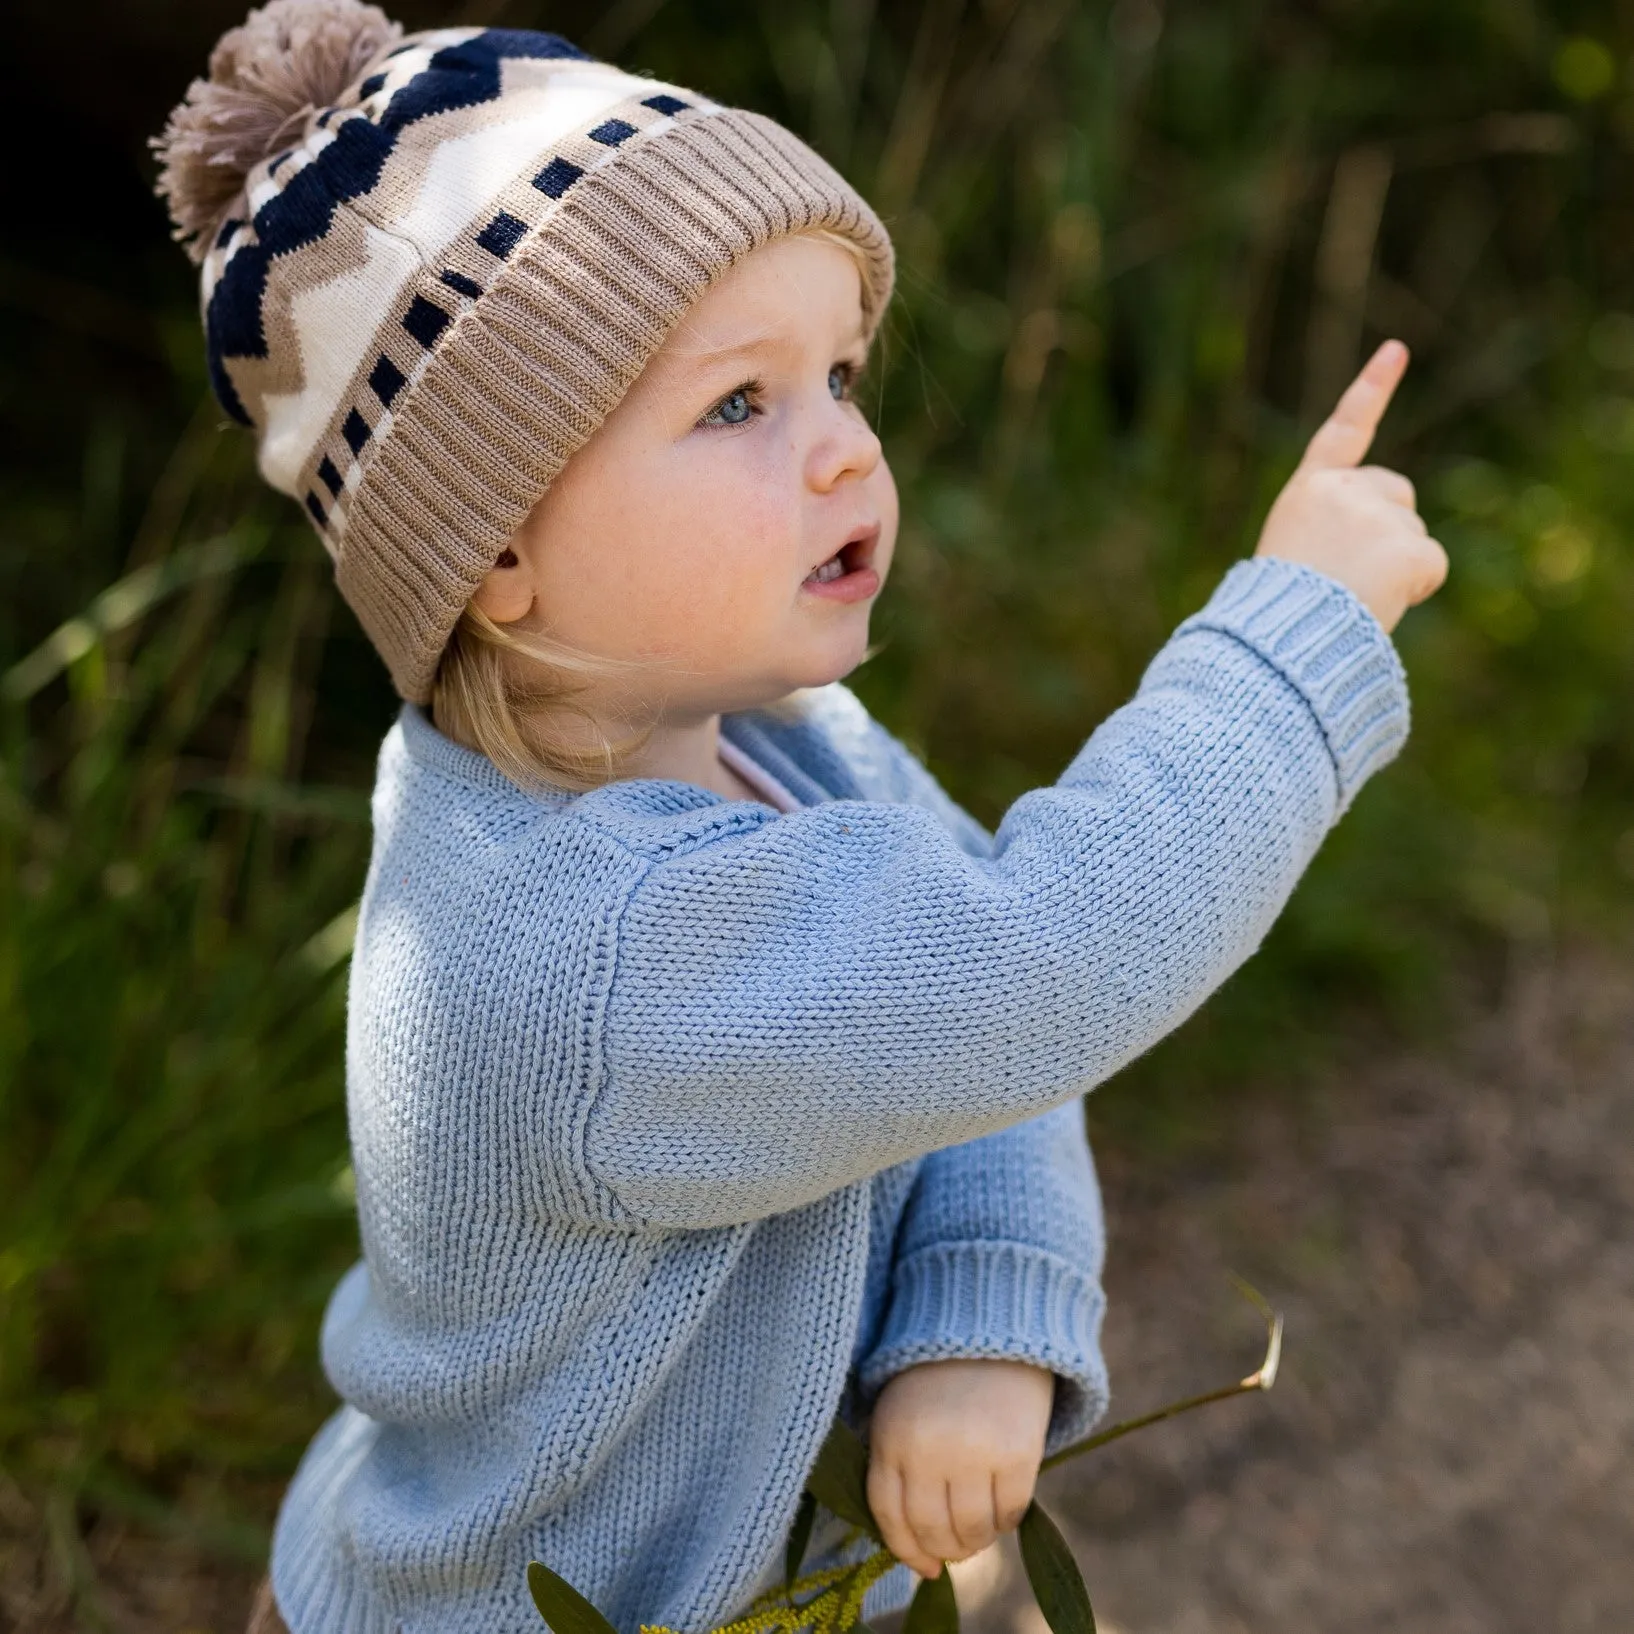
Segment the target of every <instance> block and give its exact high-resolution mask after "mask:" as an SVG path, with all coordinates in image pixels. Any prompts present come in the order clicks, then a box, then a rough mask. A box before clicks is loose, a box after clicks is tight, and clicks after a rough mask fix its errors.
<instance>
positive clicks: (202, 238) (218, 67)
mask: <svg viewBox="0 0 1634 1634" xmlns="http://www.w3.org/2000/svg"><path fill="white" fill-rule="evenodd" d="M402 36H403V30H402V28H401V26H400V25H399V24H397V23H394V22H392V21H391V20H390V19H389V18H388V17H387V16H386V14H385V13H384V12H383V11H381V10H380V9H379V7H377V6H369V5H364V4H362V3H361V0H271V3H270V4H269V5H266V6H263V7H262V8H261V9H260V10H259V11H252V12H251V13H250V14H249V16H248V17H246V18H245V19H244V21H243V23H242V24H240V25H239V27H237V28H234V29H229V30H228V32H227V33H225V34H223V35H222V37H221V39H220V41H219V42H218V44H217V45H216V48H215V50H214V52H212V53H211V56H210V77H209V78H208V79H196V80H194V81H193V83H192V84H191V85H190V86H189V87H188V89H187V96H186V98H185V99H184V100H183V101H182V102H181V103H180V104H178V106H177V107H176V108H175V109H174V110H173V111H172V112H171V115H170V119H169V122H168V123H167V124H166V126H165V129H164V133H163V134H162V135H160V136H156V137H155V138H154V139H153V144H152V145H153V148H154V150H155V152H157V154H158V156H159V160H160V163H161V165H162V166H163V168H162V170H161V171H160V174H159V180H158V184H157V188H156V191H157V192H158V193H159V195H160V197H161V198H163V199H164V200H165V201H166V203H167V204H168V205H169V206H170V219H171V220H172V221H173V222H174V223H175V226H176V237H177V238H178V239H180V240H181V241H182V243H184V244H185V245H186V246H187V250H188V253H189V254H190V255H191V256H192V257H193V259H194V260H195V261H202V260H203V259H204V257H205V255H206V253H207V252H208V251H209V248H210V243H211V240H212V239H213V237H214V236H215V233H216V230H217V228H218V227H219V226H220V224H221V221H222V219H223V218H224V217H225V216H226V215H227V214H228V212H229V211H230V210H231V208H232V206H233V204H234V202H235V200H237V199H238V198H239V196H240V195H241V194H242V193H243V191H244V180H245V177H246V176H248V174H249V172H250V171H251V170H252V169H253V168H254V167H255V166H256V165H257V164H259V163H260V162H261V161H262V160H263V159H267V158H270V157H271V156H272V155H273V154H275V153H276V152H277V151H278V150H279V148H280V147H283V146H285V145H287V144H288V143H289V142H290V141H292V140H293V139H294V138H295V137H297V136H298V135H300V133H301V128H302V126H303V125H304V123H305V120H306V118H307V116H308V115H309V114H310V113H311V112H312V111H313V110H314V109H316V108H323V107H326V106H328V105H329V104H330V103H332V102H334V101H335V99H336V98H338V97H339V96H340V94H341V93H342V92H343V91H344V90H345V89H346V87H347V86H348V85H350V84H351V83H352V81H353V80H355V79H356V78H357V77H358V75H359V74H361V73H362V72H363V70H364V69H365V68H367V67H368V66H369V64H370V63H371V62H373V61H374V59H375V58H376V57H378V56H379V55H380V54H381V53H382V52H384V51H387V50H389V49H390V48H391V47H392V46H394V45H396V44H397V42H398V41H399V40H400V39H401V38H402Z"/></svg>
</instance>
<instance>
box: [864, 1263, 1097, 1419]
mask: <svg viewBox="0 0 1634 1634" xmlns="http://www.w3.org/2000/svg"><path fill="white" fill-rule="evenodd" d="M1104 1308H1105V1298H1104V1296H1103V1295H1102V1293H1101V1288H1100V1284H1099V1283H1098V1282H1097V1281H1096V1279H1095V1278H1094V1277H1092V1276H1089V1275H1087V1274H1086V1273H1085V1272H1084V1271H1083V1270H1082V1269H1081V1268H1080V1267H1078V1266H1076V1265H1073V1264H1071V1263H1070V1262H1069V1261H1067V1260H1064V1259H1062V1258H1061V1257H1060V1256H1059V1255H1056V1254H1051V1253H1049V1252H1048V1251H1046V1250H1044V1249H1041V1248H1034V1247H1031V1246H1030V1245H1027V1244H1024V1243H1009V1242H972V1243H938V1244H936V1245H934V1246H933V1247H930V1248H923V1249H920V1250H919V1252H917V1253H915V1254H912V1255H910V1256H909V1257H908V1258H906V1259H904V1260H902V1261H901V1262H900V1263H899V1264H898V1265H897V1267H896V1273H895V1276H894V1278H893V1281H892V1289H891V1306H890V1311H889V1313H888V1314H887V1316H886V1319H885V1327H884V1331H883V1332H882V1333H881V1335H880V1340H879V1343H878V1344H877V1345H876V1346H875V1347H874V1349H873V1350H872V1351H871V1352H870V1353H869V1355H868V1356H867V1358H866V1359H865V1360H864V1361H863V1363H862V1366H861V1368H860V1369H859V1381H858V1382H859V1383H860V1384H861V1386H862V1390H863V1395H864V1397H865V1398H868V1399H871V1398H872V1397H873V1395H874V1394H875V1392H876V1391H878V1390H879V1389H880V1387H881V1386H882V1385H884V1384H885V1382H886V1381H887V1380H888V1379H890V1378H892V1377H893V1376H894V1375H895V1374H898V1373H900V1372H902V1371H903V1370H904V1369H905V1368H909V1367H913V1366H915V1365H916V1364H918V1363H920V1362H940V1361H950V1360H953V1359H955V1358H966V1357H971V1358H992V1359H1003V1360H1008V1361H1018V1362H1031V1363H1033V1364H1034V1365H1035V1366H1038V1367H1044V1368H1048V1369H1049V1370H1050V1372H1052V1373H1054V1374H1055V1375H1056V1377H1057V1379H1058V1380H1059V1381H1060V1382H1059V1383H1058V1385H1057V1387H1056V1392H1055V1411H1054V1413H1053V1415H1052V1417H1051V1419H1050V1434H1049V1445H1050V1447H1051V1448H1052V1449H1053V1448H1054V1447H1057V1446H1062V1445H1065V1444H1066V1443H1067V1442H1069V1441H1072V1440H1076V1439H1077V1438H1078V1437H1080V1436H1082V1435H1084V1434H1086V1433H1087V1432H1088V1430H1089V1427H1090V1426H1091V1425H1092V1424H1094V1422H1095V1421H1096V1420H1097V1419H1098V1418H1099V1417H1100V1416H1101V1414H1102V1413H1104V1412H1105V1411H1106V1404H1107V1384H1106V1364H1105V1362H1103V1361H1102V1359H1101V1349H1100V1328H1101V1315H1102V1312H1103V1310H1104Z"/></svg>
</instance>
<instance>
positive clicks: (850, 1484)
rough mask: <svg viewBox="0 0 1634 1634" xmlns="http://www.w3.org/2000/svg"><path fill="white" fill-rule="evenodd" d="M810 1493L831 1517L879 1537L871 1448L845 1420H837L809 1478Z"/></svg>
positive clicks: (870, 1535)
mask: <svg viewBox="0 0 1634 1634" xmlns="http://www.w3.org/2000/svg"><path fill="white" fill-rule="evenodd" d="M806 1490H807V1491H808V1492H809V1493H810V1494H811V1495H812V1497H814V1498H815V1499H816V1500H817V1502H818V1503H820V1504H821V1505H822V1506H823V1508H824V1509H826V1510H828V1511H829V1513H830V1514H834V1515H838V1516H839V1517H840V1519H841V1520H842V1521H849V1522H850V1523H851V1524H852V1525H853V1526H860V1527H861V1528H862V1529H863V1531H865V1532H866V1533H867V1534H868V1536H869V1537H871V1538H878V1537H879V1528H878V1527H877V1526H876V1525H875V1524H874V1512H873V1510H871V1509H870V1508H869V1507H868V1449H867V1448H866V1447H865V1446H863V1444H862V1438H861V1437H860V1436H859V1435H858V1434H857V1432H856V1431H855V1430H853V1429H852V1428H851V1426H850V1425H849V1424H847V1423H846V1422H845V1421H844V1420H843V1419H835V1421H834V1428H833V1429H831V1430H830V1431H829V1432H828V1439H827V1440H826V1441H825V1442H824V1443H823V1446H822V1450H821V1451H820V1452H819V1453H818V1454H817V1462H816V1463H815V1464H813V1465H812V1467H811V1474H810V1475H808V1476H807V1477H806Z"/></svg>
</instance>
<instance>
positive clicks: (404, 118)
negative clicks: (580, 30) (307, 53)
mask: <svg viewBox="0 0 1634 1634" xmlns="http://www.w3.org/2000/svg"><path fill="white" fill-rule="evenodd" d="M550 57H574V58H580V59H585V58H586V57H587V54H586V53H585V52H583V51H581V50H580V49H579V48H578V47H577V46H576V45H572V44H570V43H569V42H568V41H567V40H564V39H563V38H562V37H561V36H560V35H558V34H540V33H536V32H534V31H533V30H531V29H522V28H490V29H487V30H485V31H484V32H483V33H481V34H479V35H477V36H476V37H475V38H473V39H469V40H465V41H463V42H462V43H461V44H459V45H451V46H445V47H444V48H443V49H442V50H441V51H439V52H437V53H436V55H435V56H433V57H432V59H431V61H430V62H429V63H428V64H427V65H426V67H425V69H424V70H423V71H422V72H420V73H418V74H416V75H415V76H414V78H413V79H411V80H410V81H409V82H408V84H407V85H405V86H404V87H403V88H402V89H401V90H400V91H397V92H396V93H395V94H394V95H393V96H392V99H391V101H390V102H389V103H388V104H387V105H386V111H385V112H384V113H383V114H382V115H381V116H380V118H379V119H378V120H377V121H370V120H367V119H348V120H346V121H345V122H344V123H343V124H342V125H341V126H340V128H339V129H338V130H337V131H336V132H335V140H334V141H333V142H331V143H330V144H329V145H328V146H327V147H326V148H325V149H324V150H323V152H322V153H320V154H319V155H318V157H317V158H316V159H314V160H313V161H312V163H311V164H309V165H308V166H307V167H306V168H305V169H304V170H302V171H301V172H300V174H299V175H297V176H295V177H293V178H292V179H291V180H290V183H289V185H288V186H287V187H285V188H284V190H283V191H282V192H281V193H280V194H279V195H278V196H277V197H276V198H274V199H269V200H268V201H267V202H266V203H265V204H264V205H262V206H261V208H260V209H259V210H258V211H257V212H256V214H255V221H254V226H255V234H256V240H257V242H256V243H254V244H247V245H245V247H244V248H243V249H241V250H239V251H238V252H237V254H235V255H234V256H233V257H232V258H231V259H230V260H229V261H228V263H227V265H226V267H225V269H224V270H223V272H222V275H221V279H220V281H219V282H218V283H217V285H216V287H215V290H214V292H213V293H212V294H211V296H210V305H209V309H208V311H207V312H206V314H205V345H206V351H207V353H208V356H209V365H210V384H211V385H212V387H214V389H215V394H216V397H217V398H218V399H219V401H220V403H221V406H222V407H223V408H224V409H225V410H226V411H227V412H228V413H229V414H230V415H232V417H233V418H234V419H235V420H237V421H238V422H239V423H240V424H242V425H249V424H250V417H249V414H248V413H247V412H246V411H245V408H244V404H243V402H242V401H241V400H240V398H239V395H238V392H237V390H236V389H235V388H234V386H233V383H232V380H231V378H230V377H229V376H228V373H227V366H226V364H227V359H228V358H231V357H265V356H266V355H267V336H266V330H265V327H264V325H263V323H262V318H261V305H262V301H263V299H264V298H265V295H266V290H267V273H268V270H269V269H270V267H271V265H272V262H273V260H274V258H275V257H277V256H280V255H288V254H289V253H290V252H292V251H294V250H298V249H302V248H304V247H305V246H306V245H308V244H312V243H315V242H316V241H317V240H318V239H320V238H322V237H323V235H324V234H325V233H326V232H328V231H329V224H330V222H331V221H333V220H334V215H335V209H336V207H337V206H338V205H341V204H344V203H345V202H346V201H347V200H348V199H355V198H358V197H359V196H361V195H362V194H364V193H367V192H368V191H369V190H370V189H371V188H373V187H374V186H375V185H376V184H377V183H378V182H379V180H380V175H381V172H382V171H383V170H384V169H385V165H386V160H387V158H389V157H390V155H391V151H392V149H393V148H394V147H396V145H397V139H398V137H399V136H400V135H401V133H402V132H403V131H404V130H405V129H406V128H407V127H408V126H409V125H412V124H413V123H414V122H415V121H416V120H419V119H429V118H430V117H431V116H432V115H433V114H439V113H447V112H449V111H450V110H452V109H455V108H473V107H476V106H477V105H478V104H479V103H483V102H491V101H492V100H493V99H494V98H495V97H497V96H498V95H499V74H500V64H501V63H502V62H504V61H506V60H507V59H513V58H550Z"/></svg>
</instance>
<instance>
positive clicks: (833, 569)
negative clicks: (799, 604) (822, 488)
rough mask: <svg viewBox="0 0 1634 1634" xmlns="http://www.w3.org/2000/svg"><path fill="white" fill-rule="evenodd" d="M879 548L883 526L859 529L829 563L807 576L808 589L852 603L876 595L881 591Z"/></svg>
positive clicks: (824, 563) (829, 559) (806, 585)
mask: <svg viewBox="0 0 1634 1634" xmlns="http://www.w3.org/2000/svg"><path fill="white" fill-rule="evenodd" d="M878 546H879V525H878V524H877V523H875V524H873V525H872V526H870V527H867V528H859V529H858V530H857V531H856V532H855V533H854V534H853V535H852V536H851V537H850V538H849V539H847V540H846V542H845V543H844V544H843V545H841V546H840V548H839V549H838V550H837V551H835V552H834V554H833V555H832V556H830V557H829V558H828V560H827V561H826V562H819V563H818V565H817V566H816V567H814V568H813V569H812V570H811V572H809V573H808V574H807V575H806V579H805V586H804V588H806V589H808V590H818V591H821V592H823V593H824V594H825V595H829V596H833V595H836V594H842V593H843V595H844V599H846V600H851V599H853V598H854V597H857V598H860V597H862V596H865V595H872V594H873V593H874V592H875V591H876V590H877V589H878V588H879V574H878V573H877V572H876V571H875V569H874V553H875V551H876V550H877V548H878Z"/></svg>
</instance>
